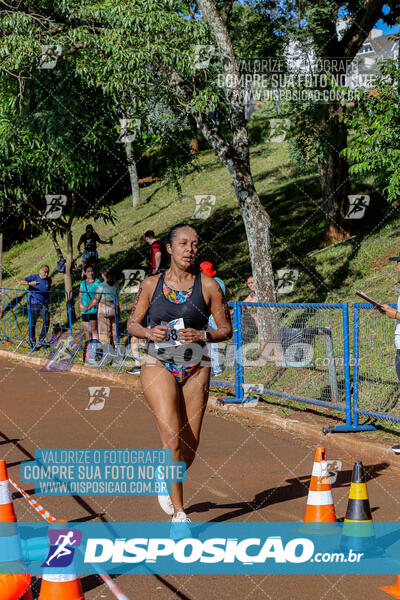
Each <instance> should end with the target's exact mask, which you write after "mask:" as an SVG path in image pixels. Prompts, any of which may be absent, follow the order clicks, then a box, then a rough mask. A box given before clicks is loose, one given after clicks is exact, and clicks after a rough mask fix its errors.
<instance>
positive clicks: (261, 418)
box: [0, 350, 400, 472]
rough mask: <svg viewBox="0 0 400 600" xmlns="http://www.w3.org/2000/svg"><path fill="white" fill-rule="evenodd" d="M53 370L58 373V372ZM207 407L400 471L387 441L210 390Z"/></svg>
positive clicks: (109, 377) (125, 378)
mask: <svg viewBox="0 0 400 600" xmlns="http://www.w3.org/2000/svg"><path fill="white" fill-rule="evenodd" d="M0 357H4V358H8V359H11V360H16V361H20V362H25V363H29V364H34V365H37V366H44V365H45V364H46V362H47V359H46V358H41V357H38V356H27V355H25V354H16V353H14V352H9V351H8V350H0ZM54 372H55V373H58V372H60V371H54ZM68 372H70V373H77V374H81V375H85V376H87V377H93V378H96V379H104V380H106V381H112V382H114V383H115V384H118V385H124V386H126V387H129V388H130V389H132V390H137V391H141V385H140V378H139V377H137V376H135V375H127V374H126V373H120V374H119V375H117V374H116V373H107V372H103V371H97V370H93V369H91V368H89V367H85V366H84V365H73V366H72V367H71V369H70V370H69V371H68ZM207 410H208V411H213V410H217V411H218V412H219V413H225V414H227V415H230V416H232V417H235V416H237V417H242V418H243V417H244V418H246V419H249V420H250V421H251V422H252V423H255V424H256V425H261V426H264V427H268V428H270V429H282V430H283V431H287V432H289V433H294V434H297V435H300V436H302V437H303V438H304V437H306V438H307V439H310V440H312V441H315V442H317V443H318V444H320V445H323V446H324V445H326V444H327V443H328V442H329V444H330V445H331V446H335V447H336V448H338V450H341V451H342V454H343V456H341V457H339V458H343V459H347V460H350V459H351V460H354V461H355V460H362V461H364V462H365V463H370V464H377V463H386V464H387V466H388V467H389V468H391V469H393V470H394V471H396V472H400V457H397V456H396V455H395V454H393V452H392V450H391V448H390V446H391V444H390V443H388V444H387V445H386V444H382V443H380V442H374V441H372V440H365V439H361V437H360V433H328V434H326V435H325V434H323V433H322V428H321V426H320V425H312V424H310V423H304V422H302V421H298V420H297V419H287V418H284V417H280V416H279V415H276V414H273V413H268V414H267V413H265V412H260V411H259V410H257V408H249V407H246V406H240V405H237V404H225V405H222V404H219V403H218V396H217V395H215V394H212V393H211V394H210V398H209V401H208V405H207Z"/></svg>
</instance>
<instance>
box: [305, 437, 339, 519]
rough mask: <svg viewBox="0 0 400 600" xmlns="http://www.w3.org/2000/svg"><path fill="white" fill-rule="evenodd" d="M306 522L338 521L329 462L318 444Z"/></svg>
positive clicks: (322, 448) (323, 449)
mask: <svg viewBox="0 0 400 600" xmlns="http://www.w3.org/2000/svg"><path fill="white" fill-rule="evenodd" d="M304 522H305V523H336V514H335V505H334V504H333V498H332V489H331V482H330V479H329V470H328V463H327V461H326V452H325V448H324V447H323V446H318V447H317V449H316V451H315V458H314V465H313V469H312V473H311V481H310V487H309V491H308V497H307V506H306V513H305V516H304Z"/></svg>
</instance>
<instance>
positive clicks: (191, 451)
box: [180, 367, 210, 469]
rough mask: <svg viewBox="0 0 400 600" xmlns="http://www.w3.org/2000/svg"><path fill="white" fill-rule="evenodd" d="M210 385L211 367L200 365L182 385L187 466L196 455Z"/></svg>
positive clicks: (181, 404) (184, 456) (183, 436)
mask: <svg viewBox="0 0 400 600" xmlns="http://www.w3.org/2000/svg"><path fill="white" fill-rule="evenodd" d="M209 387H210V367H199V368H198V369H197V370H196V371H195V372H194V373H192V375H190V376H189V377H188V378H187V379H186V381H185V382H184V383H183V384H182V386H181V402H180V414H181V422H182V429H181V436H180V437H181V448H182V455H183V460H184V461H185V462H186V468H187V469H189V467H190V465H191V464H192V463H193V461H194V458H195V456H196V450H197V448H198V445H199V441H200V431H201V425H202V422H203V417H204V413H205V410H206V406H207V400H208V391H209Z"/></svg>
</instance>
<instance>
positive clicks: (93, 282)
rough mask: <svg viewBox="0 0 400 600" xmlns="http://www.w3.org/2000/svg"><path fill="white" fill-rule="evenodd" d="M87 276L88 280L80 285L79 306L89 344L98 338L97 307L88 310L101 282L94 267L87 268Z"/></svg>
mask: <svg viewBox="0 0 400 600" xmlns="http://www.w3.org/2000/svg"><path fill="white" fill-rule="evenodd" d="M85 275H86V278H85V279H84V280H83V281H82V283H81V285H80V290H79V304H80V308H81V317H82V328H83V331H84V332H85V337H86V341H87V342H88V341H90V340H93V339H95V338H96V337H97V306H93V307H92V308H88V306H89V304H90V302H91V300H93V298H94V297H95V295H96V290H97V288H98V287H99V285H100V284H101V280H100V279H95V277H94V268H93V267H92V265H88V266H87V267H86V269H85Z"/></svg>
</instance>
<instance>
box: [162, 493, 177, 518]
mask: <svg viewBox="0 0 400 600" xmlns="http://www.w3.org/2000/svg"><path fill="white" fill-rule="evenodd" d="M158 503H159V505H160V506H161V508H162V509H163V511H164V512H166V513H167V515H170V516H172V515H173V514H174V512H175V510H174V505H173V504H172V500H171V496H170V495H169V494H158Z"/></svg>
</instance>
